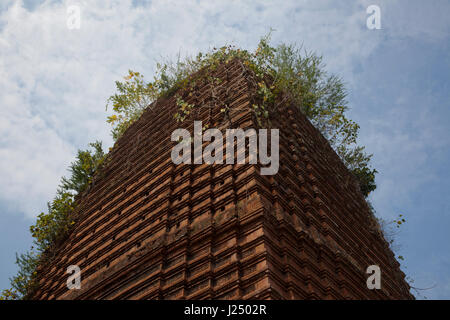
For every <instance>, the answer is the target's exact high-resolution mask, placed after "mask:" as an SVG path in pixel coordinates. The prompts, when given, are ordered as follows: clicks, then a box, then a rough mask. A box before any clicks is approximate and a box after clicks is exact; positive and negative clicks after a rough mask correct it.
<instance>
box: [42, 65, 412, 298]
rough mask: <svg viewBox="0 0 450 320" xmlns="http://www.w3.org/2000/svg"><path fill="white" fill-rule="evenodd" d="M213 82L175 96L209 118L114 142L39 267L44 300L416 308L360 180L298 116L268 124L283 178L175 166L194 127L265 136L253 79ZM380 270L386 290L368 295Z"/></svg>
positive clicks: (227, 69)
mask: <svg viewBox="0 0 450 320" xmlns="http://www.w3.org/2000/svg"><path fill="white" fill-rule="evenodd" d="M214 76H215V77H217V78H220V79H221V82H220V84H214V85H213V84H211V83H208V81H204V82H199V83H198V84H196V87H195V88H194V90H193V91H192V94H191V95H189V94H188V92H181V91H180V92H179V94H181V95H183V98H184V100H185V101H186V102H188V103H192V104H195V105H196V106H201V108H198V109H197V111H196V112H194V113H193V114H192V118H191V119H189V120H186V121H185V122H183V123H182V124H180V123H176V121H175V120H174V117H173V115H174V114H175V113H176V111H177V108H178V107H177V105H176V98H175V97H174V96H173V97H171V98H165V99H160V100H159V101H157V102H156V103H154V104H153V105H152V106H151V108H148V109H147V110H146V111H145V113H144V114H143V115H142V116H141V118H140V119H139V120H138V121H136V122H135V123H134V124H133V125H132V126H131V127H130V128H129V129H128V130H127V131H126V132H125V134H124V135H123V136H122V137H121V138H120V139H119V140H118V141H117V143H116V145H115V146H114V148H113V150H112V151H111V152H110V155H109V158H108V162H107V165H106V166H105V168H104V169H103V170H102V173H101V174H100V175H98V176H97V177H96V179H95V181H94V183H93V184H92V185H91V187H90V190H88V192H87V193H86V194H85V195H83V196H82V197H81V199H80V201H79V207H78V210H77V212H76V215H77V222H76V224H75V227H74V229H73V231H72V232H71V234H70V235H69V237H68V238H67V239H66V240H65V241H64V242H63V243H62V244H60V246H59V249H58V251H57V252H56V254H55V257H54V258H53V260H52V261H51V263H49V264H47V265H42V266H41V267H40V268H39V288H38V290H37V292H36V294H35V296H34V298H35V299H409V298H413V297H412V295H411V294H410V293H409V286H408V285H407V283H406V282H405V280H404V274H403V273H402V272H401V271H400V269H399V264H398V262H397V261H396V260H395V258H394V256H393V253H392V252H391V250H390V249H389V246H388V244H387V243H386V241H385V240H384V238H383V237H382V236H381V234H380V232H379V230H378V229H377V226H378V225H377V223H376V222H375V221H374V218H373V217H372V215H371V213H370V210H369V208H368V206H367V203H366V201H365V200H364V198H363V196H362V195H361V193H360V192H359V190H358V186H357V185H356V183H355V180H354V178H353V177H352V176H351V174H350V173H349V172H348V170H347V169H346V168H345V166H344V165H343V163H342V162H341V161H340V159H339V157H338V156H337V155H336V153H335V152H334V151H333V150H332V148H331V147H330V146H329V144H328V142H327V141H326V139H325V138H324V137H323V136H322V135H321V134H320V133H319V132H318V131H317V130H316V129H315V128H314V127H313V126H312V125H311V123H310V122H309V121H308V120H307V119H306V118H305V116H304V115H303V114H301V113H300V112H299V111H298V108H295V107H294V106H290V105H284V106H282V107H281V109H280V113H279V116H278V117H276V118H275V119H274V120H273V121H272V127H273V128H279V129H280V168H279V171H278V173H277V174H275V175H273V176H262V175H260V167H259V165H250V164H248V161H247V164H234V165H227V164H214V165H208V164H201V165H197V164H191V165H188V164H180V165H175V164H174V163H173V162H172V160H171V156H170V155H171V150H172V147H173V146H174V145H175V144H176V143H175V142H171V140H170V136H171V133H172V132H173V130H175V129H177V128H179V127H184V128H187V129H188V130H189V131H190V132H191V134H192V132H193V121H192V120H193V119H195V120H202V121H203V124H208V125H209V127H210V128H212V127H216V128H219V129H221V130H222V131H223V132H224V130H225V129H226V128H229V127H230V125H231V126H232V127H241V128H244V129H245V128H255V127H256V123H255V119H254V118H253V116H252V112H251V106H252V104H253V102H254V99H255V97H256V94H255V92H256V86H255V81H254V78H253V75H252V72H251V71H249V70H248V69H246V67H244V66H243V65H242V63H241V62H240V61H239V60H235V61H232V62H230V63H228V64H224V65H222V66H220V67H219V68H218V69H217V70H216V71H214ZM224 106H226V107H228V108H229V110H230V112H229V115H228V117H224V113H223V112H220V109H221V108H223V107H224ZM269 141H270V140H269ZM205 145H206V143H205ZM247 160H248V159H247ZM373 264H375V265H379V266H380V268H381V274H382V276H381V280H382V281H381V289H380V290H369V289H368V288H367V285H366V280H367V277H368V275H367V274H366V268H367V267H368V266H369V265H373ZM69 265H78V266H79V267H80V268H81V272H82V273H81V278H82V281H81V289H79V290H68V288H67V286H66V281H67V279H68V277H69V274H67V273H66V269H67V267H68V266H69Z"/></svg>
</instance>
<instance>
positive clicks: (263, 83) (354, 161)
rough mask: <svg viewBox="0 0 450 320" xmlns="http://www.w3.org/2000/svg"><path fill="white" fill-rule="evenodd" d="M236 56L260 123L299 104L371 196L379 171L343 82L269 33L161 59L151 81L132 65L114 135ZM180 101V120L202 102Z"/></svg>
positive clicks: (120, 87) (120, 88)
mask: <svg viewBox="0 0 450 320" xmlns="http://www.w3.org/2000/svg"><path fill="white" fill-rule="evenodd" d="M234 59H238V60H239V61H240V62H241V63H242V64H243V65H244V66H246V67H247V68H248V69H250V70H251V71H253V73H254V75H255V82H256V83H255V84H256V87H257V94H258V97H259V99H258V101H259V102H260V103H254V104H253V106H252V107H253V113H254V115H255V118H256V119H257V121H258V124H259V125H263V124H264V122H266V123H267V122H270V118H271V116H272V115H274V114H275V113H276V110H277V107H278V106H279V105H281V104H283V103H287V102H289V103H291V104H293V105H295V106H298V108H300V110H301V111H302V112H303V113H304V114H305V115H306V116H307V117H308V119H309V120H310V121H311V122H312V123H313V125H314V126H315V127H316V128H318V129H319V130H320V132H321V133H322V134H323V135H324V136H325V137H326V138H327V139H328V141H329V142H330V144H331V146H332V147H333V148H334V150H335V151H336V152H337V154H338V155H339V156H340V157H341V159H342V161H343V162H344V163H345V164H346V166H347V167H348V169H349V170H350V171H351V172H352V173H353V175H354V176H355V177H356V179H357V181H358V182H359V185H360V189H361V192H362V193H363V195H364V196H365V197H367V196H368V195H369V194H370V193H371V192H372V191H373V190H375V188H376V184H375V174H376V173H377V171H376V170H375V169H373V168H371V166H370V159H371V157H372V155H371V154H367V153H366V152H365V149H364V147H363V146H359V145H358V144H357V138H358V132H359V125H358V124H357V123H355V122H354V121H352V120H350V119H349V118H348V117H347V115H346V112H347V111H348V109H349V108H348V105H347V101H346V96H347V92H346V89H345V86H344V83H343V81H342V80H341V79H340V78H339V77H337V76H335V75H329V74H328V73H326V72H325V71H324V64H323V62H322V57H320V56H317V55H316V54H314V53H311V52H307V51H302V48H301V47H297V46H296V45H286V44H280V45H278V46H276V47H273V46H271V45H270V33H269V34H268V35H267V36H265V37H263V38H262V39H261V40H260V42H259V44H258V47H257V49H256V50H255V51H254V52H250V51H248V50H242V49H239V48H236V47H234V46H230V45H228V46H223V47H221V48H213V49H212V50H211V51H209V52H207V53H199V54H198V55H197V56H196V57H195V58H190V57H188V58H186V59H184V60H181V59H180V58H178V59H177V61H176V62H175V63H172V62H170V61H167V62H165V63H163V64H161V63H158V64H157V71H156V76H155V78H154V80H153V81H150V82H145V81H144V78H143V76H142V74H140V73H139V72H134V71H131V70H130V71H129V74H128V75H127V76H126V77H125V78H124V80H125V81H124V82H120V81H117V82H116V87H117V93H116V94H114V95H112V96H111V97H110V98H109V99H108V103H107V106H106V108H108V107H109V106H111V107H112V110H113V115H112V116H110V117H108V120H107V121H108V122H109V123H110V124H111V125H112V135H113V138H114V139H116V140H117V139H118V138H119V137H120V136H121V135H122V134H123V132H124V131H125V130H126V129H127V128H128V127H129V126H130V124H132V123H133V122H134V121H135V120H136V119H137V118H139V116H140V115H141V114H142V113H143V112H144V110H145V109H146V108H148V107H149V106H150V107H151V106H152V105H153V104H152V102H155V101H157V100H158V99H159V98H161V97H167V96H170V95H171V94H173V93H175V92H176V91H177V90H178V89H185V90H188V91H189V90H191V89H192V88H194V87H195V86H196V84H197V83H198V82H199V81H208V82H209V83H210V84H212V85H214V84H215V85H217V84H218V82H219V81H220V79H217V78H214V77H213V76H212V75H211V74H212V72H213V71H215V70H216V69H217V68H218V67H219V65H221V64H224V63H225V64H226V63H229V62H230V61H232V60H234ZM212 87H214V86H212ZM176 101H177V105H178V107H179V108H178V112H177V113H176V114H174V118H175V119H176V120H177V121H180V122H183V121H184V120H185V119H186V118H187V117H188V116H189V115H190V114H191V113H192V112H193V110H194V109H195V108H202V107H204V106H195V105H193V104H189V103H187V102H186V101H184V100H183V99H182V98H181V97H180V96H177V100H176ZM220 112H223V113H227V112H228V108H227V107H226V106H223V107H222V108H221V109H220Z"/></svg>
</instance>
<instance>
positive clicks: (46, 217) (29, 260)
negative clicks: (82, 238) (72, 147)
mask: <svg viewBox="0 0 450 320" xmlns="http://www.w3.org/2000/svg"><path fill="white" fill-rule="evenodd" d="M89 146H90V147H91V149H87V150H78V153H77V156H76V160H75V161H74V162H72V164H71V165H70V167H69V172H70V176H69V177H68V178H66V177H63V178H62V179H61V183H60V185H59V187H58V189H57V192H56V196H55V198H54V199H53V200H52V201H51V202H49V203H48V210H47V213H44V212H41V213H40V214H39V215H38V216H37V219H36V223H35V224H34V225H32V226H31V227H30V232H31V235H32V237H33V239H34V241H33V246H32V247H31V249H30V250H29V251H28V252H26V253H22V254H20V255H19V254H16V264H17V267H18V272H17V274H16V275H15V276H13V277H12V278H11V279H10V285H11V287H10V288H9V289H5V290H3V291H2V293H1V295H0V300H17V299H27V298H28V297H30V296H31V295H32V294H33V292H34V290H35V289H36V287H37V267H38V266H39V265H41V264H45V263H48V262H49V261H51V259H52V258H53V254H54V252H55V249H56V248H57V246H58V244H59V243H60V242H61V241H63V240H64V239H65V238H66V237H67V235H68V234H69V232H70V230H71V227H72V225H73V224H74V223H75V220H74V218H75V217H74V214H73V213H74V211H75V210H76V206H77V200H78V199H79V197H81V195H82V194H83V193H84V192H86V191H87V190H88V188H89V186H90V185H91V183H92V182H93V178H94V175H95V174H96V173H98V172H99V170H100V168H101V167H102V166H103V165H104V162H105V159H106V155H105V153H104V152H103V149H102V143H101V142H99V141H96V142H94V143H91V144H89Z"/></svg>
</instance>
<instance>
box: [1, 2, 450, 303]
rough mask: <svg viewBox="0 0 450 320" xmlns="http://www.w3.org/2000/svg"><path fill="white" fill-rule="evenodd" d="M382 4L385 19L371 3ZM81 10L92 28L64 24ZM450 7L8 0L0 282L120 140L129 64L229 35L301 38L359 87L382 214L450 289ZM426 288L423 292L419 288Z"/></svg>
mask: <svg viewBox="0 0 450 320" xmlns="http://www.w3.org/2000/svg"><path fill="white" fill-rule="evenodd" d="M372 4H375V5H378V6H379V7H380V8H381V29H380V30H369V29H368V28H367V27H366V18H367V16H368V15H367V14H366V8H367V7H368V6H369V5H372ZM70 5H79V6H80V8H81V28H80V29H79V30H69V29H68V28H67V26H66V19H67V12H66V10H67V7H68V6H70ZM449 16H450V3H449V2H448V1H445V0H443V1H437V0H433V1H406V0H402V1H394V0H391V1H378V0H371V1H363V0H360V1H359V0H358V1H356V0H355V1H345V2H344V1H340V2H337V1H331V0H330V1H167V0H164V1H162V0H161V1H151V2H150V1H148V2H147V1H131V0H130V1H111V2H110V3H108V4H107V1H91V0H90V1H12V0H6V1H2V2H1V4H0V181H1V183H0V288H6V287H7V286H8V283H9V281H8V277H10V276H12V275H13V274H14V273H15V271H16V267H15V265H14V257H15V252H24V251H25V250H27V249H28V248H29V247H30V246H31V237H30V236H29V232H28V227H29V226H30V225H31V224H32V223H33V221H34V219H35V217H36V215H37V214H38V213H39V212H41V211H43V210H45V208H46V202H47V201H48V200H50V199H51V198H52V197H53V196H54V192H55V189H56V186H57V184H58V182H59V179H60V177H61V176H63V175H65V174H66V168H67V167H68V165H69V164H70V162H71V161H72V160H73V158H74V156H75V153H76V150H77V149H79V148H85V147H86V146H87V144H88V143H89V142H91V141H94V140H96V139H100V140H103V141H104V143H105V145H106V146H110V145H111V144H112V139H111V137H110V135H109V129H110V128H109V126H108V125H107V124H106V122H105V119H106V116H107V113H106V112H105V102H106V99H107V97H108V96H109V95H111V94H112V93H113V92H114V81H115V80H119V79H120V78H121V76H123V75H125V74H126V73H127V70H128V69H133V70H137V71H140V72H142V73H143V74H144V75H146V76H147V77H148V78H149V79H150V78H151V77H152V74H153V71H154V66H155V62H156V61H157V60H160V59H161V57H167V56H169V57H174V56H175V55H176V54H177V53H178V52H180V53H181V54H182V55H186V54H196V53H197V52H198V51H199V50H205V49H208V48H210V47H213V46H220V45H223V44H225V43H232V44H236V45H238V46H241V47H245V48H249V49H253V48H254V47H255V46H256V44H257V42H258V40H259V37H260V36H262V35H264V34H266V33H267V32H268V30H269V29H270V27H272V28H274V29H275V30H276V31H275V32H274V34H273V43H274V44H277V43H279V42H290V43H292V42H297V43H303V45H304V47H305V48H306V49H308V50H314V51H316V52H318V53H320V54H322V55H323V56H324V61H325V62H326V63H327V69H328V70H329V71H330V72H332V73H336V74H338V75H340V76H341V77H342V78H343V79H344V81H345V82H346V83H347V88H348V90H349V97H348V100H349V106H350V107H351V108H352V110H351V111H350V116H351V117H352V118H353V119H354V120H356V121H357V122H358V123H359V124H360V126H361V133H360V142H361V144H363V145H365V146H366V149H367V150H368V151H369V152H370V153H373V154H374V156H373V165H374V167H375V168H376V169H377V170H378V171H379V174H378V176H377V184H378V188H377V190H376V191H375V192H374V193H373V195H371V201H372V203H373V205H374V207H375V209H376V211H377V214H378V215H379V216H381V217H383V218H385V219H388V220H389V219H393V218H395V217H396V216H397V215H398V214H400V213H401V214H403V215H404V216H405V217H406V220H407V222H406V224H405V225H404V226H402V228H401V231H400V233H399V234H398V235H397V243H398V245H399V249H398V254H399V255H402V256H404V257H405V260H404V261H402V269H403V270H404V271H405V273H406V274H407V275H408V276H410V277H411V278H412V279H414V283H413V285H414V286H416V287H419V288H425V287H433V288H432V289H430V290H425V291H421V295H423V296H426V297H428V298H434V299H449V298H450V250H449V248H448V245H449V243H450V235H449V232H448V229H449V227H450V210H449V209H450V208H449V202H448V200H449V197H448V191H449V190H450V188H449V187H450V182H449V181H450V174H449V172H450V170H449V169H448V168H449V167H450V152H449V150H450V148H449V147H450V138H449V137H450V125H449V119H450V103H449V101H450V79H449V74H450V56H449V52H450V19H448V17H449ZM418 298H420V296H418Z"/></svg>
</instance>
